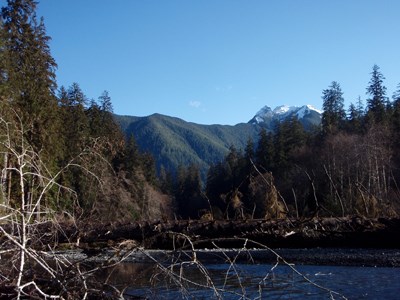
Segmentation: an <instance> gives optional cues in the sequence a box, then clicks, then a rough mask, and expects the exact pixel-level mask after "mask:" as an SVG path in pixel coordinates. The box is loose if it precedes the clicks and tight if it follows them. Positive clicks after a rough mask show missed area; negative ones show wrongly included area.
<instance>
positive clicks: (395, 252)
mask: <svg viewBox="0 0 400 300" xmlns="http://www.w3.org/2000/svg"><path fill="white" fill-rule="evenodd" d="M194 252H195V256H196V260H198V261H200V262H201V263H202V264H224V263H228V264H229V260H230V261H235V263H239V264H246V263H251V264H272V265H273V264H276V263H277V262H278V261H279V263H282V264H285V262H286V263H289V264H295V265H329V266H352V267H394V268H400V249H371V248H301V249H295V248H277V249H196V250H195V251H194ZM275 253H276V254H278V255H279V258H278V257H277V255H276V254H275ZM55 254H56V255H62V256H64V257H66V258H68V259H71V260H85V261H87V262H93V263H98V262H104V261H112V260H113V259H115V260H116V261H118V260H119V259H121V256H124V255H126V257H125V258H124V259H123V260H122V263H134V264H152V263H155V262H156V261H157V262H158V263H162V264H163V263H171V261H176V260H179V261H191V260H193V251H189V250H156V249H143V248H135V249H132V250H129V251H127V252H125V253H123V252H122V253H121V252H119V253H118V254H116V252H115V250H113V249H110V248H105V249H103V250H102V251H101V252H99V253H97V254H96V255H88V254H86V253H84V251H82V250H81V249H76V250H66V251H57V252H56V253H55ZM128 254H129V255H128Z"/></svg>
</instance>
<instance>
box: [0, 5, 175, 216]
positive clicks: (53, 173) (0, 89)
mask: <svg viewBox="0 0 400 300" xmlns="http://www.w3.org/2000/svg"><path fill="white" fill-rule="evenodd" d="M36 6H37V3H36V2H35V1H31V0H24V1H17V0H15V1H8V5H7V6H5V7H3V8H2V10H1V17H2V23H1V46H0V55H1V60H0V62H1V69H0V70H1V73H0V75H1V77H0V97H1V98H0V99H1V102H0V105H1V107H0V109H1V113H0V126H1V128H0V134H1V135H0V152H1V157H0V166H1V170H2V172H1V200H0V201H1V211H2V214H4V215H6V214H7V213H8V211H9V210H10V209H22V210H25V209H26V210H29V211H34V216H36V217H37V218H38V219H40V217H41V216H43V217H45V216H46V215H48V214H47V213H49V212H50V213H51V216H54V215H56V216H57V217H58V218H61V219H62V218H67V219H69V218H72V219H86V220H96V221H101V220H103V221H105V220H116V219H118V220H137V219H140V218H159V217H160V216H161V215H164V214H165V215H166V216H168V213H170V211H171V209H170V207H169V206H170V203H169V202H170V200H169V197H168V196H166V195H163V194H162V193H161V192H160V191H159V188H158V187H157V178H156V173H155V166H154V159H153V158H152V156H151V155H148V154H146V153H141V152H140V151H139V149H138V148H137V145H136V143H135V141H134V140H133V139H130V138H129V137H128V138H125V136H124V134H123V132H122V131H121V129H120V127H119V126H118V125H117V124H116V123H115V121H114V118H113V106H112V101H111V96H110V94H109V93H108V92H107V91H104V92H103V93H102V94H101V95H100V96H99V97H98V99H96V100H95V99H90V98H88V97H87V96H86V95H85V93H84V91H83V90H82V89H81V87H80V86H79V84H78V83H72V84H71V85H70V86H69V87H64V86H61V87H57V84H56V76H55V70H56V68H57V65H56V62H55V60H54V59H53V57H52V56H51V52H50V48H49V41H50V37H49V36H48V35H47V34H46V30H45V25H44V20H43V19H40V20H38V19H37V17H36V12H35V10H36ZM38 199H40V201H38ZM24 206H25V207H24Z"/></svg>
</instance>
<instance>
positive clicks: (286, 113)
mask: <svg viewBox="0 0 400 300" xmlns="http://www.w3.org/2000/svg"><path fill="white" fill-rule="evenodd" d="M293 115H295V116H296V117H297V118H298V119H299V121H300V122H301V123H303V125H305V126H307V127H308V126H310V125H319V124H320V123H321V117H322V111H320V110H318V109H316V108H315V107H313V106H312V105H303V106H288V105H281V106H277V107H276V108H275V109H273V110H272V109H271V108H270V107H269V106H267V105H266V106H264V107H263V108H262V109H260V110H259V111H258V112H257V114H256V115H255V116H254V117H253V118H252V119H251V120H250V121H249V123H251V124H267V125H270V124H272V123H273V122H274V121H278V122H282V121H284V120H286V119H287V118H290V117H291V116H293Z"/></svg>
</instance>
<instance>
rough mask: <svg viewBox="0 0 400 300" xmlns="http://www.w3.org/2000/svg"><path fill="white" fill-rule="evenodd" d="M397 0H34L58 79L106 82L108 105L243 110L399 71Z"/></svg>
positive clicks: (174, 112) (227, 113) (398, 77)
mask: <svg viewBox="0 0 400 300" xmlns="http://www.w3.org/2000/svg"><path fill="white" fill-rule="evenodd" d="M399 12H400V1H398V0H381V1H376V0H374V1H370V0H330V1H328V0H312V1H311V0H277V1H272V0H271V1H268V0H263V1H256V0H248V1H247V0H246V1H244V0H242V1H238V0H201V1H195V0H147V1H145V0H142V1H139V0H56V1H55V0H41V1H40V3H39V7H38V14H39V15H41V16H43V17H44V18H45V24H46V28H47V33H48V34H49V35H50V36H51V37H52V41H51V44H50V46H51V50H52V55H53V56H54V58H55V59H56V61H57V63H58V71H57V79H58V84H59V85H64V86H67V87H68V86H70V85H71V84H72V83H73V82H78V83H79V84H80V86H81V88H82V89H83V91H84V92H85V94H86V95H87V96H88V97H89V98H94V99H97V98H98V96H100V94H101V93H102V91H103V90H108V91H109V93H110V95H111V97H112V101H113V105H114V111H115V113H117V114H126V115H135V116H146V115H150V114H153V113H161V114H166V115H170V116H175V117H179V118H182V119H184V120H186V121H191V122H196V123H201V124H214V123H219V124H231V125H232V124H236V123H239V122H247V121H248V120H250V119H251V118H252V117H253V116H254V114H255V113H256V112H257V111H258V110H259V109H261V108H262V107H263V106H265V105H268V106H271V107H272V108H274V107H276V106H278V105H281V104H288V105H303V104H311V105H314V106H315V107H317V108H321V107H322V99H321V96H322V90H323V89H326V88H328V86H329V85H330V84H331V82H332V81H334V80H335V81H338V82H339V83H340V85H341V87H342V90H343V92H344V98H345V100H346V106H348V105H349V103H350V102H356V100H357V98H358V96H361V98H362V99H363V100H365V99H366V97H367V95H366V94H365V92H366V87H367V85H368V82H369V80H370V73H371V71H372V66H373V65H374V64H377V65H379V66H380V68H381V71H382V73H383V75H384V76H385V77H386V80H385V85H386V87H387V89H388V90H387V91H388V96H390V97H391V96H392V93H393V92H394V90H395V88H396V86H397V84H398V83H400V59H399V58H400V39H399V32H400V18H399V17H398V15H399Z"/></svg>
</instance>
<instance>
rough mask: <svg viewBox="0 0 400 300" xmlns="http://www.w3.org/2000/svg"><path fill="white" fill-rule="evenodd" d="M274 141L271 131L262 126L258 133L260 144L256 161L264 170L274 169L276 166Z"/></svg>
mask: <svg viewBox="0 0 400 300" xmlns="http://www.w3.org/2000/svg"><path fill="white" fill-rule="evenodd" d="M274 155H275V152H274V142H273V136H272V134H271V133H267V131H266V130H265V129H264V128H262V129H261V131H260V133H259V135H258V145H257V149H256V153H255V156H256V163H257V165H259V166H261V167H262V168H263V170H264V171H265V170H268V171H272V169H273V168H274Z"/></svg>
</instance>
